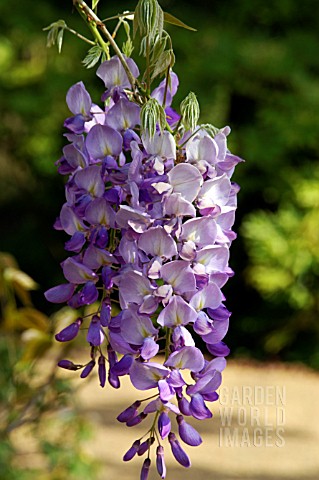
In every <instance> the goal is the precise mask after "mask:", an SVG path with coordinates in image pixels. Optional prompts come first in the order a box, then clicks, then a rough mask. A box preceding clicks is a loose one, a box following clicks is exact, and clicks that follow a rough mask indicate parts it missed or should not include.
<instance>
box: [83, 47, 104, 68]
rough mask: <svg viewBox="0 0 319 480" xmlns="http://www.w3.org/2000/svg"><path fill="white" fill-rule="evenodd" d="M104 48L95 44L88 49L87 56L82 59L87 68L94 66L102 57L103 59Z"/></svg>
mask: <svg viewBox="0 0 319 480" xmlns="http://www.w3.org/2000/svg"><path fill="white" fill-rule="evenodd" d="M103 54H104V50H103V48H102V47H101V46H100V45H94V46H93V47H91V48H90V50H89V51H88V53H87V55H86V57H85V58H84V59H83V60H82V63H83V65H84V66H85V67H86V68H92V67H94V65H96V64H97V62H98V61H99V60H100V58H102V60H103Z"/></svg>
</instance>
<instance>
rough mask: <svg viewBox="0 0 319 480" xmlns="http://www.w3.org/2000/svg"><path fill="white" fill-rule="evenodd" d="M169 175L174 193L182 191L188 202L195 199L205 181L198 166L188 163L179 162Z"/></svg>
mask: <svg viewBox="0 0 319 480" xmlns="http://www.w3.org/2000/svg"><path fill="white" fill-rule="evenodd" d="M167 176H168V180H169V183H170V184H171V185H172V187H173V192H174V193H180V194H181V196H182V198H183V199H184V200H187V201H188V202H192V201H193V200H195V198H196V197H197V194H198V192H199V190H200V187H201V185H202V183H203V177H202V175H201V174H200V173H199V171H198V170H197V168H196V167H194V166H193V165H190V164H188V163H179V164H178V165H176V166H175V167H173V168H172V170H170V171H169V173H168V175H167Z"/></svg>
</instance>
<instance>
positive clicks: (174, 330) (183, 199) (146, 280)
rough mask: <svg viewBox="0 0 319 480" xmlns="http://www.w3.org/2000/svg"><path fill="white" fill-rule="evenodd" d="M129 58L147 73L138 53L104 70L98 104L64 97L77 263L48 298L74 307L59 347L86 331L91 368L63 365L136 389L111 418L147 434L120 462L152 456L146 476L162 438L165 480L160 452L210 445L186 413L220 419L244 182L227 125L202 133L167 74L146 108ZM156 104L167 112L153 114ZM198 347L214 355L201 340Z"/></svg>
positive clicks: (64, 162)
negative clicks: (239, 181)
mask: <svg viewBox="0 0 319 480" xmlns="http://www.w3.org/2000/svg"><path fill="white" fill-rule="evenodd" d="M123 59H124V61H126V66H127V68H129V70H130V72H131V74H132V76H133V77H134V78H135V79H137V78H138V77H139V70H138V67H137V65H136V64H135V63H134V61H133V60H132V59H131V58H125V57H123V58H122V59H119V58H118V57H117V56H114V57H112V58H111V59H110V60H107V61H105V62H104V63H102V64H101V65H100V67H99V68H98V70H97V75H98V77H100V78H101V79H102V80H103V82H104V85H105V87H106V91H105V92H104V93H103V95H102V101H103V103H104V105H103V108H102V107H100V106H98V105H95V104H93V103H92V100H91V96H90V94H89V93H88V92H87V90H86V88H85V86H84V84H83V83H82V82H79V83H77V84H76V85H74V86H73V87H71V88H70V90H69V91H68V93H67V104H68V107H69V109H70V111H71V113H72V114H73V116H71V117H69V118H68V119H67V120H66V121H65V124H64V125H65V127H66V128H67V129H68V132H67V133H66V134H65V137H66V139H67V140H68V142H69V143H68V144H67V145H66V146H65V147H64V148H63V156H62V158H61V159H60V160H59V161H58V162H57V167H58V171H59V173H61V174H62V175H65V176H67V181H66V185H65V197H66V201H65V203H64V205H63V206H62V208H61V212H60V215H59V218H58V219H57V221H56V223H55V228H57V229H60V230H64V231H65V232H66V234H67V235H68V236H69V239H68V240H67V242H66V244H65V249H66V250H67V252H68V254H70V253H71V256H69V257H68V258H66V260H64V262H62V270H63V274H64V277H65V279H66V283H63V284H61V285H58V286H56V287H53V288H51V289H50V290H48V291H47V292H46V298H47V299H48V300H49V301H51V302H54V303H64V302H67V304H68V305H69V306H70V307H72V308H74V309H77V312H78V315H77V317H78V318H77V320H76V321H75V322H73V323H72V324H71V325H69V326H66V327H65V328H64V329H63V330H62V331H61V332H59V333H57V334H56V339H57V340H58V341H60V342H67V341H70V340H72V339H74V338H75V337H76V336H79V335H81V331H82V329H83V336H84V337H85V338H86V341H87V342H88V344H89V347H90V354H89V356H88V361H87V363H86V364H85V365H79V364H75V363H73V362H72V361H71V360H61V361H60V362H59V366H60V367H62V368H65V369H68V370H81V374H80V375H81V377H82V378H85V377H87V376H88V375H90V374H91V372H92V371H93V370H97V374H98V377H99V382H100V385H101V386H102V387H104V386H105V385H106V383H107V381H108V383H109V384H110V385H111V386H112V387H114V388H119V387H120V379H121V377H122V376H124V375H129V377H130V380H131V383H132V385H133V387H135V389H136V390H138V391H140V395H137V397H138V399H137V400H136V401H135V402H134V403H133V404H132V405H129V406H128V407H127V408H126V409H125V410H124V411H123V412H121V413H119V415H118V417H117V419H118V421H120V422H122V423H125V424H126V425H127V426H128V427H134V426H135V425H137V424H139V423H141V422H145V423H147V426H146V427H145V430H146V432H147V433H146V434H145V435H144V436H142V437H141V438H138V439H136V441H135V442H134V443H133V445H132V446H131V447H130V448H129V449H128V451H127V452H126V453H125V454H124V457H123V460H124V461H129V460H131V459H132V458H133V457H135V456H136V455H137V456H144V455H146V458H145V460H144V462H143V465H142V472H141V478H143V479H147V477H148V474H149V470H150V467H151V459H150V450H151V449H152V446H153V444H155V447H154V448H155V451H156V456H155V457H154V458H156V460H155V462H154V464H155V465H156V468H157V471H158V474H159V476H160V478H165V476H166V467H165V459H164V453H165V448H166V447H165V444H166V445H167V446H169V448H170V449H171V451H172V453H173V456H174V457H175V459H176V460H177V462H179V463H180V464H181V465H182V466H184V467H189V466H190V464H191V462H190V459H189V457H188V454H187V453H186V451H185V450H184V447H183V446H182V445H183V444H186V445H188V446H198V445H200V444H201V443H202V439H201V437H200V435H199V433H198V432H197V430H196V429H195V428H194V427H193V426H192V425H191V424H190V423H189V421H188V419H187V417H193V418H195V419H197V420H205V419H208V418H210V417H211V416H212V413H211V411H210V409H209V406H208V405H209V403H211V402H214V401H216V400H217V399H218V394H217V389H218V388H219V386H220V384H221V372H222V371H223V369H224V368H225V365H226V361H225V356H227V355H228V353H229V349H228V347H227V345H225V344H224V343H223V339H224V337H225V335H226V333H227V330H228V324H229V317H230V312H229V311H228V310H227V308H226V306H225V305H224V301H225V297H224V295H223V293H222V291H221V289H222V287H223V286H224V285H225V283H226V282H227V280H228V278H229V277H231V276H232V275H233V271H232V270H231V268H230V267H229V248H230V245H231V243H232V241H233V239H234V238H235V237H236V235H235V233H234V232H233V231H232V226H233V223H234V214H235V210H236V195H237V192H238V190H239V188H238V186H237V185H236V184H235V183H233V182H232V181H231V176H232V174H233V171H234V168H235V166H236V164H237V163H239V162H240V161H241V159H240V158H239V157H236V156H234V155H232V154H231V153H230V152H229V150H228V148H227V136H228V135H229V133H230V129H229V127H225V128H222V129H220V130H218V129H216V128H214V127H212V126H209V127H207V126H202V125H197V122H198V116H199V107H198V103H197V100H196V97H195V96H194V94H191V95H189V96H188V97H187V98H186V99H185V102H184V104H183V105H182V108H181V115H182V116H181V115H179V114H178V113H177V112H175V111H174V110H173V109H172V107H171V105H172V101H173V96H174V94H175V93H176V90H177V87H178V78H177V76H176V74H175V73H173V72H172V71H171V70H170V69H168V75H167V78H166V80H164V81H162V82H161V83H160V84H159V86H158V87H157V88H155V90H154V91H153V93H152V94H151V102H152V105H151V108H150V109H149V110H148V111H147V110H144V113H142V114H141V105H143V102H144V104H145V101H146V102H147V101H149V100H148V98H149V97H147V95H146V96H144V97H143V95H142V94H141V93H138V91H133V89H132V82H131V81H130V80H129V78H128V75H127V70H125V69H124V68H123V64H122V62H123ZM192 102H193V103H194V104H195V106H194V110H192V108H193V106H192ZM161 105H162V106H161ZM152 109H154V111H155V112H157V111H158V112H160V117H158V116H156V117H154V118H151V119H150V118H148V117H149V116H150V115H152V113H151V112H152V111H153V110H152ZM183 115H184V116H187V119H185V122H184V121H183ZM159 118H160V120H159ZM148 121H149V122H150V125H152V128H151V129H149V128H148ZM87 305H94V306H95V308H94V307H91V310H90V311H93V313H92V315H91V316H87V315H84V313H83V308H84V307H85V306H87ZM84 332H85V333H84ZM199 339H200V340H201V342H200V344H201V345H203V344H206V346H207V350H208V352H209V355H210V360H207V359H206V358H205V356H204V353H205V352H202V351H201V349H200V348H199V347H198V346H196V343H197V342H198V340H199ZM206 353H207V352H206ZM155 357H156V358H155ZM190 378H191V380H189V379H190ZM149 390H150V393H146V395H144V398H143V395H142V392H147V391H149ZM173 417H175V418H176V421H175V422H173V421H172V419H173ZM180 442H182V443H180Z"/></svg>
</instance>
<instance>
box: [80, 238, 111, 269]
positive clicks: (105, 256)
mask: <svg viewBox="0 0 319 480" xmlns="http://www.w3.org/2000/svg"><path fill="white" fill-rule="evenodd" d="M83 263H85V265H86V266H87V267H89V268H92V269H93V270H95V269H97V268H99V267H101V266H102V265H111V264H112V263H117V262H116V260H115V258H114V257H113V255H112V254H111V253H109V252H108V251H107V250H105V249H104V248H98V247H95V246H94V245H92V244H91V245H89V246H88V248H87V249H86V250H85V253H84V256H83Z"/></svg>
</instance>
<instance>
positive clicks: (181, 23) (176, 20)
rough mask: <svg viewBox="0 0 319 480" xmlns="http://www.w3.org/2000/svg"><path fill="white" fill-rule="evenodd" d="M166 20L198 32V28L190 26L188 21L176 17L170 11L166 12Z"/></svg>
mask: <svg viewBox="0 0 319 480" xmlns="http://www.w3.org/2000/svg"><path fill="white" fill-rule="evenodd" d="M164 22H167V23H171V24H172V25H176V26H177V27H182V28H186V29H187V30H191V31H192V32H197V30H196V28H193V27H189V26H188V25H186V23H184V22H182V21H181V20H179V19H178V18H176V17H174V15H171V14H170V13H167V12H164Z"/></svg>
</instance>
